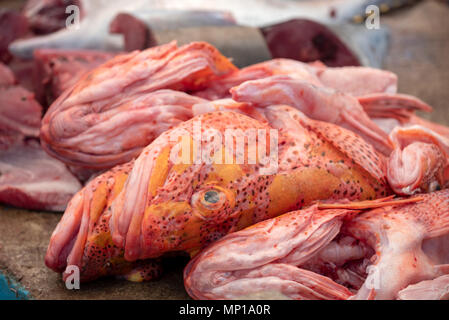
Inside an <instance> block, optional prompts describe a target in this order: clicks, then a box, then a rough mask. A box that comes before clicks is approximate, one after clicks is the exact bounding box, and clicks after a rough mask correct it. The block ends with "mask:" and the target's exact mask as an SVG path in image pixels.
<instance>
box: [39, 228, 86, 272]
mask: <svg viewBox="0 0 449 320" xmlns="http://www.w3.org/2000/svg"><path fill="white" fill-rule="evenodd" d="M77 236H78V230H77V231H76V232H74V233H73V235H72V236H71V238H69V240H68V241H67V242H66V243H65V244H64V245H63V246H62V247H61V249H59V250H57V251H56V250H54V249H53V247H52V243H51V242H50V244H49V246H48V249H47V253H46V255H45V265H46V266H47V267H48V268H50V269H52V270H53V271H55V272H58V273H63V272H64V271H65V270H66V268H67V260H68V257H69V255H70V252H72V249H73V247H74V245H75V241H76V238H77Z"/></svg>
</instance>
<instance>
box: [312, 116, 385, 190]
mask: <svg viewBox="0 0 449 320" xmlns="http://www.w3.org/2000/svg"><path fill="white" fill-rule="evenodd" d="M308 125H309V127H310V128H311V130H312V131H314V132H315V133H317V134H318V135H319V136H321V137H322V138H323V139H325V140H326V141H327V142H329V143H330V144H332V145H334V146H335V147H336V148H337V149H338V150H339V151H341V152H343V153H344V154H345V155H347V156H348V157H349V158H350V159H352V160H353V161H354V162H355V163H357V164H358V165H359V166H361V167H362V168H363V169H365V170H366V171H368V173H370V174H371V175H372V176H373V177H375V178H377V179H379V180H381V181H382V182H384V183H385V182H386V177H385V172H386V163H385V158H384V157H383V155H381V154H379V153H378V152H377V151H376V150H375V149H374V147H373V146H372V145H371V144H369V143H367V142H366V141H365V140H364V139H362V138H361V137H359V136H358V135H357V134H355V133H353V132H352V131H349V130H347V129H344V128H342V127H339V126H337V125H334V124H332V123H327V122H321V121H315V120H310V121H308Z"/></svg>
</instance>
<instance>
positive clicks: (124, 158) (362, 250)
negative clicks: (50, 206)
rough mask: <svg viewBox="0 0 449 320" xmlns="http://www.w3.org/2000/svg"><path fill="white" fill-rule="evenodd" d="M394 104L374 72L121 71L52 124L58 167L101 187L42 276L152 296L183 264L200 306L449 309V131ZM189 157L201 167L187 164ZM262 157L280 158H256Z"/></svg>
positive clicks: (164, 51)
mask: <svg viewBox="0 0 449 320" xmlns="http://www.w3.org/2000/svg"><path fill="white" fill-rule="evenodd" d="M396 91H397V77H396V76H395V75H394V74H393V73H391V72H388V71H382V70H378V69H371V68H365V67H341V68H329V67H326V66H324V65H323V64H321V63H319V62H315V63H309V64H307V63H302V62H298V61H294V60H288V59H274V60H269V61H266V62H263V63H260V64H256V65H252V66H249V67H246V68H243V69H238V68H237V67H235V66H234V65H233V64H232V63H231V61H230V60H228V59H227V58H226V57H224V56H223V55H222V54H221V53H220V52H219V51H218V50H217V49H215V48H214V47H212V46H211V45H209V44H208V43H204V42H194V43H191V44H188V45H184V46H180V47H179V46H177V45H176V43H174V42H172V43H168V44H165V45H161V46H158V47H154V48H150V49H147V50H144V51H135V52H132V53H129V54H123V55H118V56H116V57H114V58H112V59H111V60H109V61H107V62H106V63H104V64H103V65H101V66H99V67H97V68H95V69H93V70H92V71H90V72H88V73H87V74H85V75H83V76H82V77H81V79H80V80H79V81H77V82H76V84H75V85H74V86H72V87H71V88H69V89H67V90H65V91H64V92H63V93H62V95H60V96H59V97H58V98H57V100H56V101H55V102H54V103H53V104H52V105H51V107H50V108H49V110H48V111H47V113H46V114H45V116H44V119H43V121H42V126H41V132H40V137H41V142H42V146H43V148H44V149H45V150H46V151H47V152H48V153H49V154H50V155H52V156H53V157H55V158H57V159H59V160H60V161H62V162H64V163H66V164H67V165H69V166H71V167H74V168H76V170H78V171H83V170H87V171H89V172H92V171H93V172H95V171H97V172H99V173H98V174H97V176H96V177H94V178H92V179H90V181H89V182H88V183H87V184H86V185H85V187H84V188H83V189H81V190H80V191H79V192H77V193H76V194H75V196H74V197H73V198H72V199H71V201H70V203H69V204H68V207H67V209H66V211H65V213H64V216H63V217H62V219H61V222H60V223H59V225H58V226H57V228H56V230H55V231H54V233H53V235H52V237H51V240H50V245H49V248H48V251H47V255H46V259H45V262H46V264H47V266H48V267H49V268H51V269H53V270H54V271H56V272H61V273H63V275H64V277H63V278H64V279H66V278H67V277H68V276H70V274H71V270H72V267H73V266H77V267H79V269H80V272H81V280H82V281H90V280H94V279H97V278H99V277H104V276H119V277H124V278H126V279H128V280H131V281H144V280H151V279H154V278H156V277H158V276H160V274H161V272H162V269H161V259H163V258H164V256H167V255H173V254H182V253H185V254H188V255H190V256H191V257H193V259H192V260H191V262H190V263H189V264H188V266H187V267H186V269H185V274H184V278H185V286H186V290H187V292H188V293H189V294H190V295H191V296H192V297H193V298H198V299H230V298H258V297H262V298H275V297H282V298H292V299H376V298H377V299H397V298H400V299H408V298H432V299H439V298H444V297H446V296H447V293H448V292H447V287H448V286H447V281H448V276H447V275H446V274H447V271H448V269H447V263H448V261H447V256H448V252H447V250H446V249H445V248H447V241H448V240H449V239H448V238H447V237H448V235H449V193H448V191H447V190H445V188H447V187H448V185H449V183H448V182H449V169H448V168H449V166H448V164H449V163H448V151H449V143H448V136H449V135H448V132H449V131H448V129H447V128H446V127H443V126H441V125H437V124H434V123H431V122H428V121H426V120H423V119H421V118H419V117H418V116H416V115H415V111H417V110H420V111H430V110H431V107H430V106H428V105H427V104H426V103H424V102H423V101H421V100H419V99H417V98H416V97H412V96H408V95H404V94H399V93H397V92H396ZM229 130H232V132H233V136H232V137H231V139H233V140H231V141H232V142H231V143H229V142H226V141H225V139H219V137H226V135H227V133H229ZM251 130H255V132H258V134H257V135H255V136H254V137H253V138H250V137H249V136H248V133H249V132H251ZM210 132H213V133H214V134H212V135H211V134H210ZM198 134H199V135H200V138H199V139H197V138H195V137H196V135H198ZM185 139H187V140H185ZM250 139H253V140H250ZM180 141H181V142H182V141H184V143H181V142H180ZM239 141H240V142H241V143H242V144H241V146H242V147H243V152H242V150H239V149H238V148H237V145H238V144H239ZM186 146H189V147H193V148H196V149H194V150H197V151H198V152H199V153H200V154H201V156H200V157H199V158H198V153H197V154H196V155H195V151H193V153H191V152H190V149H188V150H189V151H188V152H189V153H188V155H187V157H186V158H187V159H185V158H184V160H187V161H182V162H179V161H176V157H174V158H173V155H177V154H178V155H179V153H180V152H181V149H182V148H184V147H186ZM261 146H264V147H266V146H270V150H275V152H271V151H270V153H269V154H268V155H267V154H264V153H263V152H262V153H258V156H256V157H251V155H252V154H253V152H255V151H256V150H255V149H258V148H261ZM261 149H263V148H261ZM226 159H227V160H228V161H226ZM229 159H231V161H229ZM237 159H241V160H242V161H241V162H239V161H237ZM178 160H180V159H178ZM100 171H101V173H100ZM441 189H443V190H441ZM66 270H67V271H66Z"/></svg>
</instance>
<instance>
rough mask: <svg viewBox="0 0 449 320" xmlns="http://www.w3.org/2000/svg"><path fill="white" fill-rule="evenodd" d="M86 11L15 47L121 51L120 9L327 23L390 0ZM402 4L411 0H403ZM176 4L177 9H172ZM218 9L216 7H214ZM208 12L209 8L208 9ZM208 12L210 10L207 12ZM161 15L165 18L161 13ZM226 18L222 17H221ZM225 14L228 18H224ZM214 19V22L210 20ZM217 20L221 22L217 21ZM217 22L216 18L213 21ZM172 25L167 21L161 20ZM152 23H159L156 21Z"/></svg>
mask: <svg viewBox="0 0 449 320" xmlns="http://www.w3.org/2000/svg"><path fill="white" fill-rule="evenodd" d="M80 1H81V6H82V11H83V14H84V15H85V16H84V18H83V19H82V21H81V22H80V25H79V28H70V29H64V30H60V31H58V32H55V33H52V34H50V35H47V36H41V37H35V38H31V39H27V40H19V41H16V42H14V43H13V44H11V46H10V51H11V52H12V53H13V54H14V55H17V56H19V57H22V58H30V57H32V53H33V50H34V49H36V48H65V49H67V48H71V49H99V50H100V49H101V50H111V51H119V50H122V49H123V38H122V37H121V36H119V35H112V34H110V33H109V25H110V23H111V21H112V20H113V19H114V17H115V16H117V14H119V13H129V14H131V15H134V16H135V17H137V18H139V19H142V20H143V21H148V19H152V18H154V19H157V17H159V18H160V20H161V19H163V16H164V15H165V17H169V16H170V15H167V11H165V12H162V11H159V13H158V11H157V10H169V11H172V12H174V13H173V14H180V17H183V15H182V14H181V13H180V12H179V11H180V10H181V11H185V12H186V15H185V17H183V18H180V19H178V23H177V24H176V27H178V28H179V27H188V26H198V23H196V22H195V21H198V19H192V18H191V16H190V15H191V13H190V15H189V14H188V13H187V11H191V10H193V11H195V10H196V11H204V12H209V13H208V14H210V15H211V17H210V18H204V19H200V21H203V22H205V21H210V20H209V19H211V20H214V19H213V18H212V16H213V15H214V14H216V12H217V11H226V12H229V13H230V14H232V16H233V17H234V19H235V21H236V23H237V24H240V25H245V26H252V27H260V26H266V25H271V24H274V23H278V22H281V21H286V20H289V19H293V18H299V17H301V18H309V19H313V20H317V21H320V22H323V23H339V22H342V21H346V20H348V19H351V18H352V17H354V16H360V14H364V13H365V9H366V7H367V6H368V5H370V4H379V5H380V4H381V3H386V2H388V3H389V2H391V1H390V0H388V1H386V0H384V1H368V0H318V1H310V0H309V1H288V0H245V1H241V0H227V1H209V0H182V1H180V0H134V1H130V0H114V1H106V0H89V1H86V0H80ZM399 2H400V4H403V3H405V2H407V1H405V0H404V1H399ZM173 10H174V11H173ZM214 12H215V13H214ZM205 14H206V13H205ZM206 16H207V14H206ZM161 17H162V18H161ZM220 19H221V18H220V17H217V21H219V20H220ZM225 19H226V18H225ZM211 23H212V22H211ZM217 23H218V22H217ZM214 24H215V23H214ZM162 25H165V26H167V23H162ZM151 27H152V28H157V26H155V25H153V24H151Z"/></svg>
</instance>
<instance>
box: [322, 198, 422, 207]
mask: <svg viewBox="0 0 449 320" xmlns="http://www.w3.org/2000/svg"><path fill="white" fill-rule="evenodd" d="M393 197H394V196H389V197H385V198H381V199H376V200H365V201H353V202H348V203H318V205H317V206H318V209H354V210H363V209H375V208H382V207H388V206H396V205H401V204H410V203H416V202H420V201H422V200H423V199H424V198H423V197H413V198H408V199H393Z"/></svg>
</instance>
